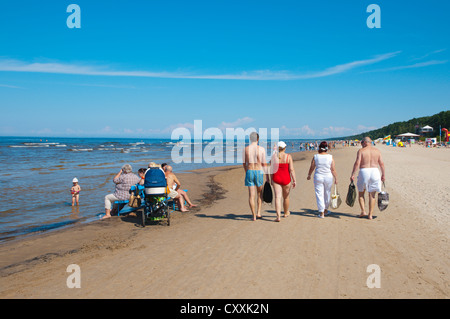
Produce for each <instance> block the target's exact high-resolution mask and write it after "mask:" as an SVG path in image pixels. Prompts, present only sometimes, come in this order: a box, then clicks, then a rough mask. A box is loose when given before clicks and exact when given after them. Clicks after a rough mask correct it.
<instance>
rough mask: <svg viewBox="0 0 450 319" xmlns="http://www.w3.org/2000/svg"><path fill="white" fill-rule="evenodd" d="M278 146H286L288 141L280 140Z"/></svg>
mask: <svg viewBox="0 0 450 319" xmlns="http://www.w3.org/2000/svg"><path fill="white" fill-rule="evenodd" d="M278 147H279V148H286V143H285V142H283V141H279V142H278Z"/></svg>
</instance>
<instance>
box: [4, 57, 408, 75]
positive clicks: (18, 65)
mask: <svg viewBox="0 0 450 319" xmlns="http://www.w3.org/2000/svg"><path fill="white" fill-rule="evenodd" d="M399 53H400V52H399V51H398V52H392V53H386V54H381V55H377V56H375V57H373V58H370V59H366V60H357V61H352V62H349V63H344V64H340V65H336V66H333V67H330V68H327V69H325V70H321V71H315V72H310V73H303V74H298V73H293V72H289V71H271V70H256V71H244V72H241V73H237V74H191V73H183V72H165V71H164V72H150V71H120V70H112V69H110V68H108V67H106V66H93V65H81V64H67V63H54V62H46V63H36V62H34V63H29V62H24V61H20V60H13V59H0V71H3V72H29V73H52V74H72V75H87V76H109V77H147V78H171V79H209V80H254V81H267V80H276V81H280V80H300V79H311V78H320V77H327V76H331V75H336V74H340V73H344V72H348V71H350V70H352V69H355V68H359V67H362V66H366V65H371V64H375V63H379V62H381V61H384V60H387V59H390V58H393V57H395V56H396V55H398V54H399Z"/></svg>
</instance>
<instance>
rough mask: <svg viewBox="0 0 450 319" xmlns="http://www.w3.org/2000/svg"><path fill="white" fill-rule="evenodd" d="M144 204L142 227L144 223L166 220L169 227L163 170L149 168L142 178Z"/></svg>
mask: <svg viewBox="0 0 450 319" xmlns="http://www.w3.org/2000/svg"><path fill="white" fill-rule="evenodd" d="M144 194H145V204H144V210H143V211H142V227H145V222H146V221H147V220H150V221H161V220H166V222H167V226H170V211H169V206H168V197H167V182H166V176H165V174H164V172H163V170H162V169H161V168H159V167H150V168H149V169H147V171H146V172H145V178H144Z"/></svg>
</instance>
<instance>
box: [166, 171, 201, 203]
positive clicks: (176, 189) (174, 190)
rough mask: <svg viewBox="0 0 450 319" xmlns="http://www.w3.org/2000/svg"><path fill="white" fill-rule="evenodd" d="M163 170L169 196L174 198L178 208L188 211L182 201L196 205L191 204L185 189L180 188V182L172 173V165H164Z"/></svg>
mask: <svg viewBox="0 0 450 319" xmlns="http://www.w3.org/2000/svg"><path fill="white" fill-rule="evenodd" d="M164 171H165V174H166V179H167V188H168V191H169V197H170V198H172V199H174V200H175V201H176V203H177V205H178V207H179V208H180V211H181V212H188V211H189V210H187V209H186V207H185V204H184V202H185V201H186V203H187V204H188V205H189V207H191V208H192V207H196V206H197V205H194V204H192V202H191V200H190V198H189V196H188V195H187V193H186V191H184V190H182V189H181V183H180V181H179V180H178V178H177V177H176V176H175V174H174V173H173V169H172V166H170V165H165V167H164Z"/></svg>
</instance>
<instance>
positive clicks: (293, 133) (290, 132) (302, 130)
mask: <svg viewBox="0 0 450 319" xmlns="http://www.w3.org/2000/svg"><path fill="white" fill-rule="evenodd" d="M280 131H281V132H280V134H283V135H286V136H289V137H298V138H302V136H305V135H307V136H314V135H315V134H316V132H315V131H314V130H313V129H311V128H310V127H309V126H308V125H303V126H302V127H286V126H285V125H282V126H281V127H280Z"/></svg>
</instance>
